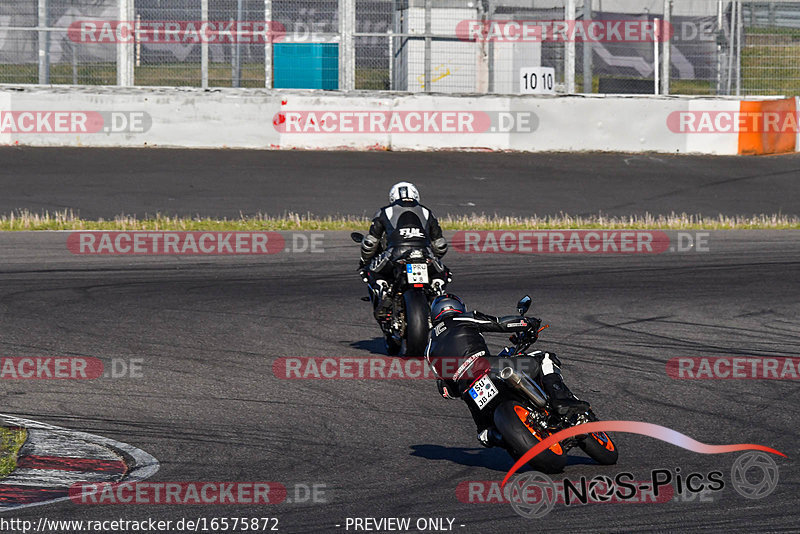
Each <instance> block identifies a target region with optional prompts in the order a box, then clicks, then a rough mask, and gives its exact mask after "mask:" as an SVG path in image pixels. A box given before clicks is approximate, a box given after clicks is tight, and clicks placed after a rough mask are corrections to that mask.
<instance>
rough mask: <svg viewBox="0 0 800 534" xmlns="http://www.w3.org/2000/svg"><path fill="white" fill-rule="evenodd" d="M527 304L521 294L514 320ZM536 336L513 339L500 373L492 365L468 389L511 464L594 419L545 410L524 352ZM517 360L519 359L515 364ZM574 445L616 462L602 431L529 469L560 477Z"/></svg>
mask: <svg viewBox="0 0 800 534" xmlns="http://www.w3.org/2000/svg"><path fill="white" fill-rule="evenodd" d="M530 305H531V298H530V297H529V296H527V295H526V296H525V297H523V298H522V299H521V300H520V301H519V303H517V311H518V312H519V314H520V317H524V316H525V313H526V312H527V311H528V309H529V308H530ZM537 337H538V336H535V335H534V334H533V332H522V333H518V334H515V335H513V336H512V337H511V341H512V342H513V343H514V347H513V348H510V347H506V348H505V349H504V350H503V351H502V352H501V353H500V354H499V356H500V357H501V358H500V362H501V365H500V366H499V367H501V368H498V369H495V368H494V366H493V368H492V370H491V371H489V372H488V373H487V374H484V375H483V376H482V377H480V378H479V379H478V380H476V381H475V383H474V384H473V385H472V387H471V388H470V389H469V390H468V394H469V396H470V397H471V400H472V401H473V402H475V404H476V405H477V406H478V408H480V409H481V410H488V411H489V412H490V413H491V414H492V419H493V420H494V425H495V427H496V428H497V430H498V432H499V433H500V434H501V435H502V437H503V446H504V448H505V449H506V450H507V451H508V452H509V454H510V455H511V456H512V457H513V458H514V459H515V460H518V459H519V458H520V457H522V456H523V455H524V454H525V453H526V452H528V451H529V450H530V449H531V448H532V447H534V446H536V445H537V444H538V443H539V442H540V441H543V440H544V439H545V438H547V437H548V436H550V435H551V434H555V433H556V432H558V431H560V430H563V429H565V428H568V427H573V426H576V425H580V424H583V423H589V422H592V421H597V420H598V419H597V417H596V416H595V415H594V412H592V410H591V409H590V410H588V411H586V412H583V413H567V414H566V415H558V414H556V413H555V412H554V411H553V410H552V409H551V406H550V403H549V400H548V397H547V394H546V393H545V392H544V390H543V389H542V387H541V384H540V381H541V369H540V367H539V364H538V361H537V360H536V359H535V358H534V357H532V356H530V355H528V354H527V353H526V352H525V351H526V350H527V349H528V347H530V346H531V345H532V344H533V343H534V342H535V341H536V339H537ZM522 358H524V360H520V359H522ZM506 363H508V364H509V365H505V364H506ZM523 368H524V369H527V370H528V371H529V372H530V374H528V373H526V372H525V370H523ZM531 377H534V378H531ZM575 446H578V447H580V448H581V449H582V450H583V452H585V453H586V454H587V455H589V456H590V457H591V458H593V459H594V460H595V461H597V462H598V463H600V464H603V465H611V464H614V463H616V462H617V457H618V455H619V453H618V450H617V447H616V445H615V444H614V442H613V440H612V439H611V437H609V435H608V434H606V433H605V432H593V433H589V434H584V435H579V436H575V437H573V438H568V439H565V440H563V441H561V442H558V443H555V444H553V445H552V446H551V447H550V448H549V449H546V450H544V451H543V452H541V453H540V454H538V455H537V456H536V457H535V458H533V459H532V460H531V461H530V462H529V464H530V465H531V466H532V467H534V468H536V469H538V470H540V471H543V472H547V473H557V472H560V471H562V470H563V469H564V466H565V465H566V464H567V451H568V450H570V449H572V448H573V447H575Z"/></svg>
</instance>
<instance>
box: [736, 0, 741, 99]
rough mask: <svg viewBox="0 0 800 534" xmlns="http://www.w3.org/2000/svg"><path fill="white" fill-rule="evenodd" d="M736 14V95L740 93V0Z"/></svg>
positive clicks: (738, 0) (739, 0)
mask: <svg viewBox="0 0 800 534" xmlns="http://www.w3.org/2000/svg"><path fill="white" fill-rule="evenodd" d="M736 3H738V4H739V10H738V12H737V15H736V96H741V94H742V0H737V2H736Z"/></svg>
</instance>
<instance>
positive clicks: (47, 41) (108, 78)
mask: <svg viewBox="0 0 800 534" xmlns="http://www.w3.org/2000/svg"><path fill="white" fill-rule="evenodd" d="M117 15H118V6H117V0H49V1H48V2H47V3H46V5H45V6H44V9H40V6H39V5H38V4H37V2H36V1H30V0H26V1H22V0H9V1H4V2H2V3H0V82H4V83H52V84H86V85H97V84H102V85H113V84H115V83H116V81H117V72H116V47H115V46H114V45H113V44H100V43H82V42H80V40H79V39H77V38H75V35H74V34H73V32H71V31H70V28H71V27H72V26H73V24H75V23H77V22H78V21H81V20H84V19H89V18H91V19H95V20H114V19H116V18H117ZM40 50H42V51H43V53H42V54H40Z"/></svg>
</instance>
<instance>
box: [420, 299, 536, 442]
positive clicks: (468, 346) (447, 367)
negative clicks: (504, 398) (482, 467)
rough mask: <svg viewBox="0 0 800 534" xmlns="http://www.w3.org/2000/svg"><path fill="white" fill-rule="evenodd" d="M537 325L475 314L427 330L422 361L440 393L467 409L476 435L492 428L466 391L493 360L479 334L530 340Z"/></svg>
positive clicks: (529, 320)
mask: <svg viewBox="0 0 800 534" xmlns="http://www.w3.org/2000/svg"><path fill="white" fill-rule="evenodd" d="M540 324H541V321H539V320H538V319H535V318H532V317H520V316H519V315H508V316H505V317H494V316H492V315H486V314H483V313H481V312H478V311H473V312H468V313H465V314H461V315H455V316H451V317H447V318H445V319H444V320H443V321H442V322H440V323H439V324H437V325H436V326H434V327H433V330H431V340H430V342H429V343H428V348H427V350H426V351H425V358H426V359H427V360H428V364H429V365H430V366H431V367H432V368H433V370H434V372H435V373H436V375H437V377H438V378H439V380H438V383H439V388H440V393H442V394H443V395H444V396H448V397H461V398H462V399H463V400H464V402H465V403H466V404H467V407H469V411H470V413H471V414H472V418H473V420H474V421H475V425H476V426H477V427H478V433H480V432H481V431H482V430H483V429H486V428H489V427H491V426H492V424H493V423H492V421H491V419H490V418H489V417H488V414H483V413H481V410H480V409H478V407H477V406H476V405H475V403H474V402H472V400H471V398H469V393H467V390H468V389H469V388H470V387H471V386H472V384H473V383H474V382H475V381H476V380H478V379H479V378H480V377H482V376H483V375H484V374H485V373H486V372H488V371H489V370H490V369H491V366H492V361H493V360H496V359H497V358H496V357H495V356H492V355H491V354H490V353H489V348H488V347H487V346H486V340H485V339H484V338H483V335H481V332H524V331H526V330H530V331H531V332H533V336H534V337H535V336H536V331H537V330H538V328H539V325H540Z"/></svg>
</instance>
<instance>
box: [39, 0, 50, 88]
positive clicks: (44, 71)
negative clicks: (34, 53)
mask: <svg viewBox="0 0 800 534" xmlns="http://www.w3.org/2000/svg"><path fill="white" fill-rule="evenodd" d="M47 4H48V0H39V84H40V85H47V84H49V83H50V32H48V31H47V30H46V28H47V26H48V24H49V19H48V16H47Z"/></svg>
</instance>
